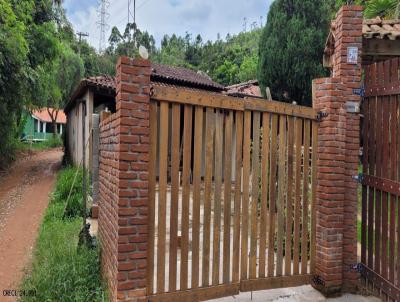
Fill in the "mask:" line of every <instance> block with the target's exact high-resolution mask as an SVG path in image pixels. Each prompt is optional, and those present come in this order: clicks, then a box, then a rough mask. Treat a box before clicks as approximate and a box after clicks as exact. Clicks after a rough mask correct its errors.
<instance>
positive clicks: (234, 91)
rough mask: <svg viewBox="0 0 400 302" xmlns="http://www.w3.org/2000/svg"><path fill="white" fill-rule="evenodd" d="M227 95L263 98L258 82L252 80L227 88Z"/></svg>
mask: <svg viewBox="0 0 400 302" xmlns="http://www.w3.org/2000/svg"><path fill="white" fill-rule="evenodd" d="M226 93H227V94H228V95H232V96H251V97H262V95H261V90H260V86H259V84H258V81H257V80H251V81H248V82H244V83H239V84H235V85H231V86H228V87H226Z"/></svg>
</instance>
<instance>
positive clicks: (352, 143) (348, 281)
mask: <svg viewBox="0 0 400 302" xmlns="http://www.w3.org/2000/svg"><path fill="white" fill-rule="evenodd" d="M335 23H336V24H335V27H336V28H335V31H336V33H335V37H336V39H337V40H336V41H335V61H334V77H340V78H341V81H342V83H343V84H344V87H345V91H344V95H343V97H344V101H345V102H355V103H357V104H359V103H360V101H361V98H360V96H357V95H354V94H353V89H355V88H360V87H361V72H362V65H361V63H362V62H361V51H362V24H363V8H362V7H361V6H344V7H342V9H341V10H340V11H339V12H338V14H337V18H336V22H335ZM349 47H355V48H357V49H358V58H357V62H356V63H349V62H348V60H347V54H348V49H349ZM359 149H360V116H359V114H357V113H346V172H345V185H346V190H345V204H344V227H345V230H346V231H345V232H344V233H343V264H344V265H343V279H344V282H343V290H344V291H350V292H352V291H355V289H356V281H357V277H358V275H357V273H356V272H355V271H352V270H350V267H351V266H352V265H354V264H355V263H357V210H358V209H357V200H358V196H357V185H358V184H357V182H356V181H355V180H354V178H353V176H355V175H357V174H358V164H359Z"/></svg>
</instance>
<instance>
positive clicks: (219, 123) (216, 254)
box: [212, 109, 224, 286]
mask: <svg viewBox="0 0 400 302" xmlns="http://www.w3.org/2000/svg"><path fill="white" fill-rule="evenodd" d="M223 122H224V121H223V115H222V114H221V113H220V111H219V110H218V109H217V111H216V115H215V165H214V166H215V174H214V175H215V195H214V196H215V197H214V229H213V233H214V234H213V235H214V236H213V278H212V281H213V283H212V284H213V285H214V286H215V285H218V284H219V275H220V274H219V267H220V239H221V186H222V152H223V150H222V145H223V142H222V139H223V125H224V124H223Z"/></svg>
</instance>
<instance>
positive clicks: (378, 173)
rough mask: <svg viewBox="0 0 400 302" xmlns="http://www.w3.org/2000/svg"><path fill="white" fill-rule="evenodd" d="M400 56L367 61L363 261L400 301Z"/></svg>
mask: <svg viewBox="0 0 400 302" xmlns="http://www.w3.org/2000/svg"><path fill="white" fill-rule="evenodd" d="M398 63H399V62H398V59H393V60H389V61H386V62H381V63H376V64H373V65H371V66H367V68H366V70H365V75H366V79H365V85H366V96H365V98H364V101H363V115H364V122H363V174H364V176H363V182H362V184H363V187H362V209H361V211H362V212H361V219H362V222H361V262H362V264H363V266H364V270H363V272H362V273H363V276H364V277H365V279H366V281H367V283H366V284H367V286H368V288H371V289H373V290H374V291H375V293H376V294H378V295H380V296H382V297H383V298H385V299H389V300H396V301H398V300H400V287H399V281H400V278H399V277H400V269H399V266H398V265H397V263H399V259H400V256H399V252H400V245H399V241H400V232H399V231H400V223H399V222H400V221H399V216H400V215H399V213H398V212H399V206H398V196H399V195H400V182H399V176H400V173H399V172H400V171H399V160H400V155H399V150H400V149H399V144H400V138H399V134H400V132H399V129H400V127H399V101H398V94H399V93H400V91H399V90H398V89H397V88H396V87H399V86H400V81H399V71H398V67H399V64H398Z"/></svg>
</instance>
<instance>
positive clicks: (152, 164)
mask: <svg viewBox="0 0 400 302" xmlns="http://www.w3.org/2000/svg"><path fill="white" fill-rule="evenodd" d="M149 122H150V140H149V142H150V150H149V208H148V210H149V224H148V233H149V241H148V243H149V244H148V248H147V258H148V259H149V261H148V264H147V294H148V295H151V294H153V293H154V244H155V242H154V237H155V236H154V234H155V198H156V169H157V165H156V164H157V146H158V144H157V127H158V125H157V124H158V121H157V103H155V102H153V101H152V102H150V108H149Z"/></svg>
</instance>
